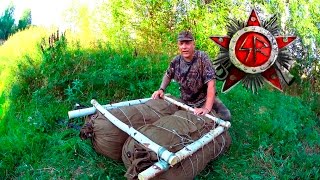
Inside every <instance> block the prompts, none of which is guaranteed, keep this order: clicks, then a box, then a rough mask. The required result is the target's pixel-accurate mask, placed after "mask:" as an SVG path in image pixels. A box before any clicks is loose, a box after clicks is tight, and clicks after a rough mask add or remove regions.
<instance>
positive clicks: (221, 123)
mask: <svg viewBox="0 0 320 180" xmlns="http://www.w3.org/2000/svg"><path fill="white" fill-rule="evenodd" d="M164 99H165V100H167V101H169V102H171V103H172V104H175V105H177V106H180V107H182V108H184V109H186V110H188V111H191V112H194V108H192V107H190V106H188V105H186V104H184V103H181V102H179V101H176V100H174V99H172V98H170V97H168V96H164ZM205 116H206V117H207V118H210V119H212V120H213V121H214V122H216V123H217V124H219V125H221V126H223V127H225V128H227V129H228V128H230V126H231V123H230V122H229V121H224V120H222V119H219V118H217V117H214V116H211V115H210V114H206V115H205Z"/></svg>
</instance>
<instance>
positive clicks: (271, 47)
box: [210, 9, 296, 92]
mask: <svg viewBox="0 0 320 180" xmlns="http://www.w3.org/2000/svg"><path fill="white" fill-rule="evenodd" d="M274 22H275V21H273V22H272V23H274ZM266 24H267V23H266ZM210 38H211V39H212V40H213V41H214V42H215V43H217V44H218V45H219V46H220V47H222V48H223V49H224V50H226V51H228V53H229V59H230V61H231V63H232V64H231V65H230V67H229V68H228V75H227V76H226V78H225V81H224V84H223V88H222V92H227V91H228V90H230V89H231V88H232V87H234V86H235V85H236V84H238V83H239V82H241V80H242V79H243V78H245V77H246V76H247V75H248V74H251V75H250V76H253V77H254V76H260V75H261V76H262V77H263V79H264V80H265V81H266V82H268V83H269V84H271V85H272V86H273V87H275V88H277V89H278V90H280V91H282V85H281V83H280V79H279V77H278V75H277V71H276V66H275V62H277V61H281V60H280V59H279V58H278V54H279V52H280V51H281V50H282V49H283V48H285V47H286V46H288V45H289V44H290V43H291V42H293V41H294V40H295V39H296V37H295V36H274V35H273V34H272V33H271V32H270V31H268V30H267V29H265V28H264V27H262V26H261V23H260V20H259V17H258V16H257V13H256V11H255V10H254V9H253V10H252V12H251V15H250V17H249V19H248V21H247V23H246V25H245V26H244V27H243V28H241V29H240V30H238V31H237V32H235V33H234V34H233V36H232V37H229V36H223V37H221V36H211V37H210Z"/></svg>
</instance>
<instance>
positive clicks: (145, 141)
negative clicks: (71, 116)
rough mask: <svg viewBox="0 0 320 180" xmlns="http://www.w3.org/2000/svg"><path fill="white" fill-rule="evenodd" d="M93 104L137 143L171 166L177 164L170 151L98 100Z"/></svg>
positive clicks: (92, 101) (93, 101) (174, 156)
mask: <svg viewBox="0 0 320 180" xmlns="http://www.w3.org/2000/svg"><path fill="white" fill-rule="evenodd" d="M91 104H92V105H93V106H94V107H95V108H96V109H97V110H98V111H100V112H101V113H102V114H103V115H104V116H105V117H106V118H108V120H109V121H110V122H111V123H112V124H114V125H115V126H117V127H118V128H119V129H121V130H122V131H124V132H126V133H127V134H128V135H129V136H131V137H132V138H134V139H135V140H136V141H138V142H139V143H140V144H142V145H143V146H144V147H146V148H148V149H150V150H152V151H154V152H155V153H157V155H158V156H159V157H161V158H162V159H163V160H165V161H166V162H168V163H169V164H171V162H177V161H178V159H177V157H176V155H175V154H174V153H172V152H170V151H168V150H167V149H166V148H164V147H162V146H160V145H158V144H156V143H155V142H153V141H152V140H150V139H149V138H148V137H146V136H145V135H143V134H142V133H140V132H139V131H137V130H135V129H134V128H133V127H131V126H129V125H127V124H125V123H123V122H121V121H120V120H119V119H118V118H116V117H115V116H113V115H112V114H111V113H110V112H109V111H107V110H106V109H105V108H104V107H102V106H101V105H100V104H99V103H98V102H97V101H96V100H94V99H93V100H91Z"/></svg>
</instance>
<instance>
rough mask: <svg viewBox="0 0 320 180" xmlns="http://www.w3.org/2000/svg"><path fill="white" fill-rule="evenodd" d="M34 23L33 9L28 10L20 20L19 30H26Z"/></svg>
mask: <svg viewBox="0 0 320 180" xmlns="http://www.w3.org/2000/svg"><path fill="white" fill-rule="evenodd" d="M31 22H32V17H31V9H26V10H25V11H24V12H23V13H22V16H21V18H20V20H19V23H18V29H19V30H24V29H26V28H27V27H28V26H30V25H31Z"/></svg>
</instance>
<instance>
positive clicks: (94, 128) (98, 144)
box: [80, 99, 178, 160]
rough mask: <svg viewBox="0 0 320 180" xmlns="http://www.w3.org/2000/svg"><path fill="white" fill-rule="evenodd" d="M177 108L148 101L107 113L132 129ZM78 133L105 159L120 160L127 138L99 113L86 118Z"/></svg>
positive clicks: (165, 103)
mask: <svg viewBox="0 0 320 180" xmlns="http://www.w3.org/2000/svg"><path fill="white" fill-rule="evenodd" d="M177 110H178V108H177V106H175V105H173V104H171V103H168V102H166V101H164V100H153V99H152V100H149V101H147V102H146V103H145V104H139V105H132V106H124V107H120V108H117V109H111V110H109V112H110V113H111V114H112V115H114V116H115V117H117V118H118V119H119V120H120V121H122V122H123V123H125V124H128V125H130V126H132V127H134V128H139V127H141V126H142V125H145V124H151V123H153V122H155V121H157V120H158V119H159V118H160V117H163V116H166V115H170V114H173V113H174V112H176V111H177ZM85 121H86V123H85V125H84V126H83V127H82V129H81V131H80V137H81V138H82V139H86V138H91V140H92V144H93V147H94V149H95V150H96V151H97V152H98V153H101V154H103V155H105V156H107V157H110V158H112V159H115V160H121V151H122V146H123V144H124V142H125V140H126V139H127V138H128V135H127V133H125V132H123V131H122V130H120V129H119V128H117V127H116V126H115V125H113V124H112V123H111V122H110V121H109V120H108V119H107V118H105V117H104V116H103V115H102V114H101V113H100V112H97V113H95V114H93V115H91V116H88V117H87V118H86V120H85Z"/></svg>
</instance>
